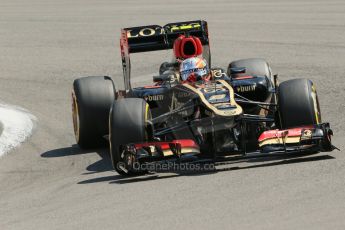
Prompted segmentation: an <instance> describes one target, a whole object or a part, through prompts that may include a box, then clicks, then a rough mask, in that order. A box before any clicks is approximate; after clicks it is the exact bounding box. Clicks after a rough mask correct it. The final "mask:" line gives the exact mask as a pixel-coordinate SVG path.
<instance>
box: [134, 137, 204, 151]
mask: <svg viewBox="0 0 345 230" xmlns="http://www.w3.org/2000/svg"><path fill="white" fill-rule="evenodd" d="M169 144H180V145H181V148H196V149H199V145H197V144H196V143H195V141H193V140H191V139H181V140H173V141H170V142H158V141H157V142H145V143H140V144H135V145H134V146H135V147H136V148H137V149H138V148H142V147H148V146H159V147H161V149H162V150H167V149H170V147H169Z"/></svg>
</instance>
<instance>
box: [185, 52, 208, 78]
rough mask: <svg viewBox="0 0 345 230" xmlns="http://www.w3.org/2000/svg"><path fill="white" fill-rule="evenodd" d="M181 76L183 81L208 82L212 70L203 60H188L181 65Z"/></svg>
mask: <svg viewBox="0 0 345 230" xmlns="http://www.w3.org/2000/svg"><path fill="white" fill-rule="evenodd" d="M180 76H181V79H182V80H183V81H189V82H195V81H200V80H208V79H209V78H210V69H209V68H208V65H207V62H206V60H205V59H203V58H199V57H192V58H187V59H185V60H184V61H183V62H182V63H181V65H180Z"/></svg>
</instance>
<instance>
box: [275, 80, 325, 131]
mask: <svg viewBox="0 0 345 230" xmlns="http://www.w3.org/2000/svg"><path fill="white" fill-rule="evenodd" d="M278 106H279V117H280V124H281V128H283V129H287V128H293V127H298V126H305V125H314V124H319V123H321V112H320V105H319V100H318V97H317V92H316V89H315V86H314V84H313V82H312V81H310V80H308V79H293V80H288V81H285V82H282V83H281V84H280V85H279V88H278Z"/></svg>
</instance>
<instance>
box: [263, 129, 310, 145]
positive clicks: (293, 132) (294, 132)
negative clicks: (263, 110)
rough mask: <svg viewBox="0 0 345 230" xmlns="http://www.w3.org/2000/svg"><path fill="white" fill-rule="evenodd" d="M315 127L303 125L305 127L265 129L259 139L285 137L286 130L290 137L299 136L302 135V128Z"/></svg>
mask: <svg viewBox="0 0 345 230" xmlns="http://www.w3.org/2000/svg"><path fill="white" fill-rule="evenodd" d="M313 128H314V127H313V126H303V127H298V128H293V129H285V130H279V129H275V130H269V131H265V132H263V133H261V135H260V137H259V139H258V141H259V142H262V141H264V140H267V139H272V138H280V137H284V136H285V134H286V131H288V134H287V136H288V137H298V136H301V134H302V130H304V129H313Z"/></svg>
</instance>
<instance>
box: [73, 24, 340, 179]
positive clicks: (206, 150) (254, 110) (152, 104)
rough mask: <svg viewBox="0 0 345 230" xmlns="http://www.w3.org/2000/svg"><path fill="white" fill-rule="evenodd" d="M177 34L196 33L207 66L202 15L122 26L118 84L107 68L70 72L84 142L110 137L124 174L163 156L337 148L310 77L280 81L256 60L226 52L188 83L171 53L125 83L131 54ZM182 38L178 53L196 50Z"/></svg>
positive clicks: (168, 44)
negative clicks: (219, 64) (148, 73)
mask: <svg viewBox="0 0 345 230" xmlns="http://www.w3.org/2000/svg"><path fill="white" fill-rule="evenodd" d="M182 35H183V36H187V37H188V36H190V37H191V38H197V39H198V41H200V43H201V45H202V54H201V55H202V56H203V57H204V58H205V59H206V60H207V62H208V64H209V66H211V55H210V48H209V37H208V29H207V22H206V21H201V20H199V21H188V22H178V23H170V24H167V25H165V26H163V27H162V26H159V25H150V26H141V27H132V28H125V29H122V31H121V38H120V46H121V57H122V66H123V77H124V78H123V79H124V89H118V88H116V87H115V85H114V82H113V81H112V79H111V78H110V77H106V76H102V77H83V78H79V79H76V80H75V81H74V83H73V90H72V111H73V124H74V132H75V137H76V140H77V143H78V145H79V146H80V147H81V148H94V147H100V146H107V143H109V146H110V156H111V157H110V158H111V161H112V164H113V166H114V169H115V170H116V171H117V172H118V173H120V174H124V175H130V174H142V173H145V172H147V171H151V170H153V171H154V170H155V166H158V165H164V164H170V163H174V164H176V165H181V164H187V165H198V164H199V165H201V164H206V163H210V164H212V165H215V164H217V162H227V161H228V160H229V159H231V158H232V157H234V156H236V157H238V156H242V157H260V156H267V155H275V154H290V153H294V154H296V153H297V154H305V153H317V152H320V151H332V150H333V149H334V146H333V145H332V144H331V136H332V130H331V129H330V126H329V124H328V123H322V121H321V113H320V107H319V101H318V97H317V93H316V89H315V85H314V84H313V83H312V82H311V81H310V80H308V79H293V80H288V81H284V82H282V83H280V84H278V81H277V75H273V74H272V71H271V68H270V67H269V65H268V63H267V62H266V61H265V60H263V59H259V58H252V59H243V60H238V61H233V62H231V63H230V64H229V66H228V67H227V69H226V70H224V69H221V68H211V71H212V79H211V81H209V82H207V83H206V82H203V81H202V80H201V81H198V82H195V83H193V84H189V83H183V82H181V81H180V80H179V74H178V71H177V69H178V65H179V60H178V59H179V58H180V57H176V58H175V59H174V60H173V61H172V62H164V63H162V64H161V67H160V69H159V71H157V72H159V73H158V74H157V76H153V83H152V85H150V86H142V87H132V86H131V74H130V70H131V63H130V55H129V54H130V53H137V52H147V51H156V50H167V49H172V48H173V46H174V42H175V41H176V39H178V38H179V37H180V36H182ZM189 43H191V45H190V46H189V45H188V39H187V41H186V42H185V44H184V47H183V48H182V49H183V50H181V51H179V52H180V55H181V53H182V56H183V55H184V56H188V55H193V54H194V53H195V52H196V50H195V49H197V48H195V46H193V44H192V43H193V41H190V42H189ZM194 45H195V44H194ZM199 51H200V50H199ZM150 54H152V53H150ZM148 56H149V55H148ZM148 166H150V167H148ZM194 168H195V167H194Z"/></svg>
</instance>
